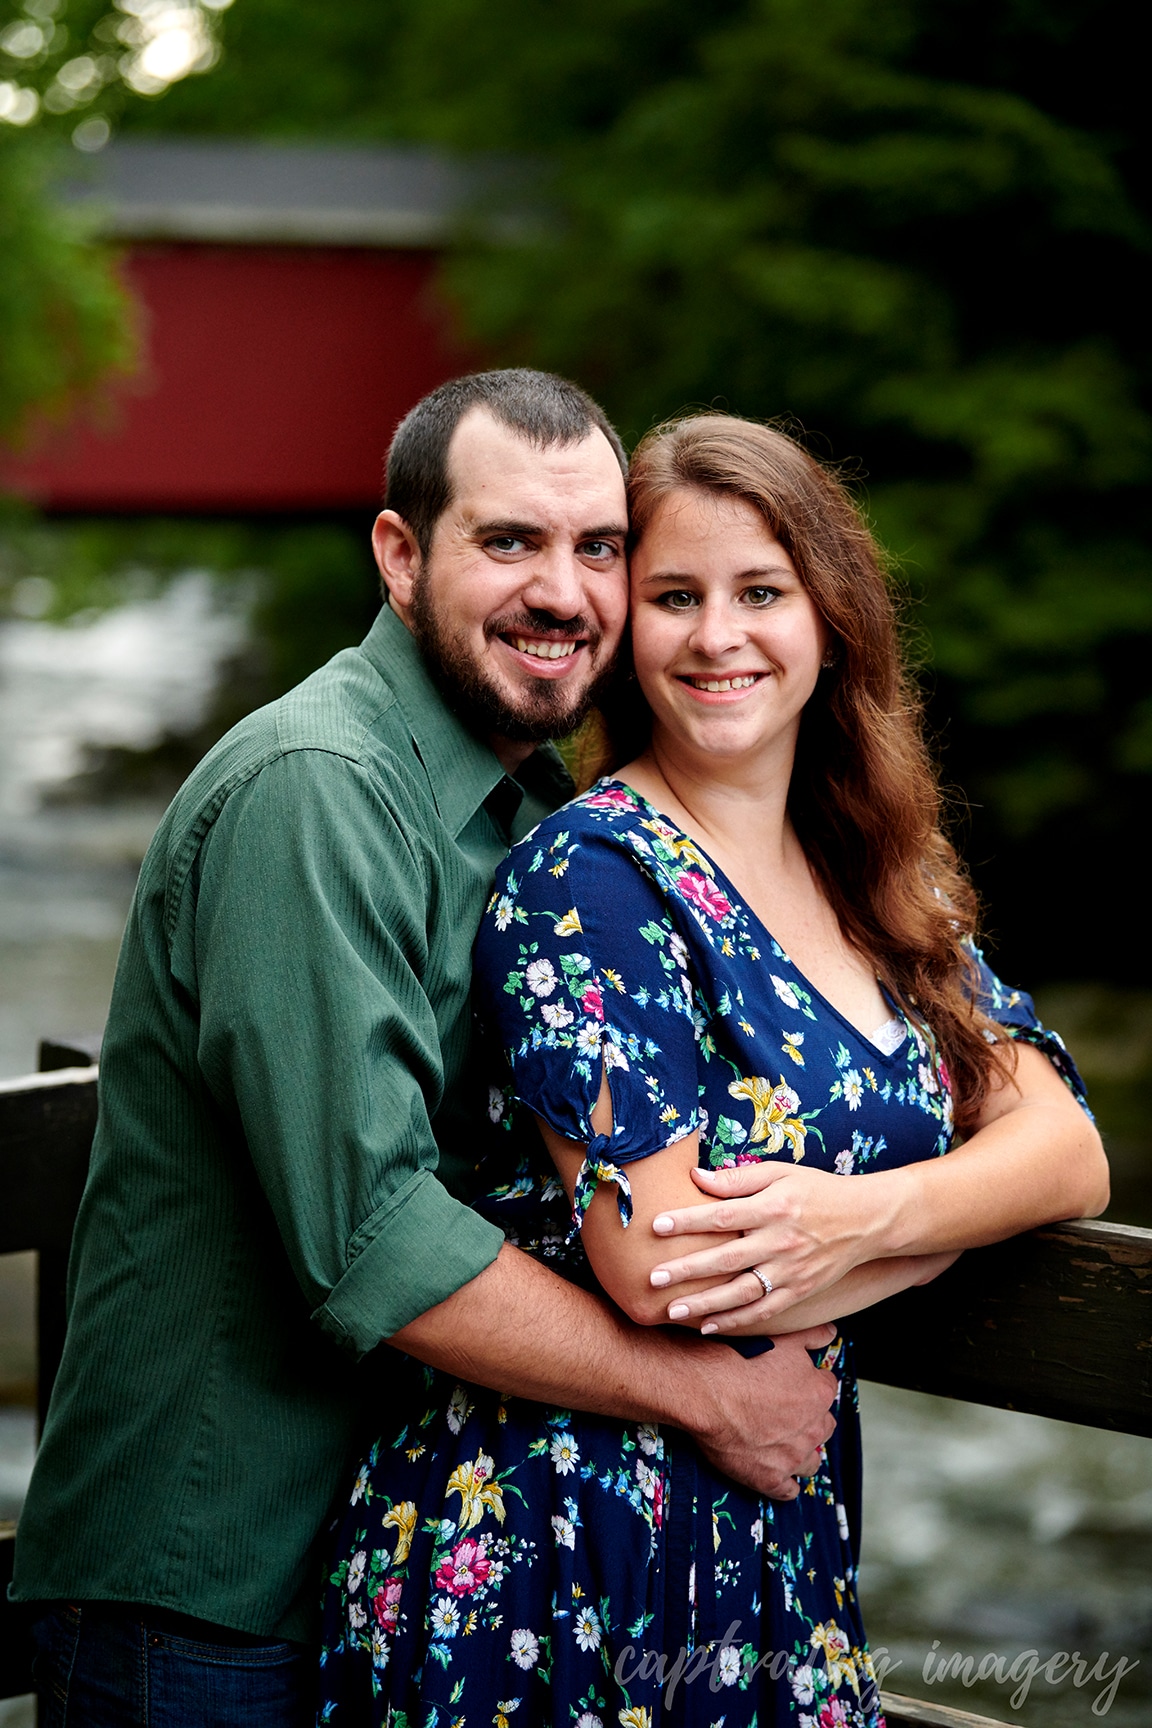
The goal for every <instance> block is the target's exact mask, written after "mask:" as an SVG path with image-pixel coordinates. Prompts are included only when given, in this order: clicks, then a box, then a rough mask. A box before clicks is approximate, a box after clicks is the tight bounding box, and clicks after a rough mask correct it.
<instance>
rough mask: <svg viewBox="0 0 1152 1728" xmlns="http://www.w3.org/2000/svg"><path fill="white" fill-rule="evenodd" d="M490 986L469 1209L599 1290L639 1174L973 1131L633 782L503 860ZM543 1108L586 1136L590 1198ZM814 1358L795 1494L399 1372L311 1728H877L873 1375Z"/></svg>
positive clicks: (525, 1406)
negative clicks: (815, 1436)
mask: <svg viewBox="0 0 1152 1728" xmlns="http://www.w3.org/2000/svg"><path fill="white" fill-rule="evenodd" d="M973 965H974V968H975V976H976V979H977V981H978V988H979V1000H980V1005H981V1007H982V1008H984V1009H985V1010H986V1011H987V1012H988V1013H989V1014H990V1015H991V1016H992V1017H993V1018H994V1019H997V1020H998V1021H1000V1022H1001V1023H1002V1024H1004V1025H1005V1026H1007V1027H1008V1028H1009V1030H1010V1031H1011V1033H1012V1035H1013V1036H1015V1037H1020V1038H1024V1039H1027V1040H1029V1041H1031V1042H1033V1043H1036V1044H1037V1045H1038V1046H1039V1047H1040V1048H1041V1049H1043V1050H1045V1052H1046V1053H1047V1054H1048V1055H1049V1056H1050V1057H1051V1058H1052V1060H1053V1061H1054V1062H1055V1063H1056V1065H1057V1067H1058V1068H1059V1069H1060V1071H1061V1073H1062V1074H1063V1075H1064V1077H1065V1078H1066V1079H1067V1081H1068V1083H1069V1084H1070V1085H1071V1086H1073V1087H1074V1088H1075V1089H1078V1088H1079V1081H1078V1078H1077V1076H1076V1073H1075V1069H1074V1068H1073V1067H1072V1064H1071V1062H1070V1060H1069V1058H1068V1056H1067V1052H1066V1051H1064V1049H1063V1046H1062V1045H1061V1044H1060V1043H1059V1040H1058V1039H1056V1038H1055V1037H1054V1035H1053V1034H1051V1033H1048V1032H1046V1031H1045V1030H1044V1029H1043V1028H1042V1027H1040V1026H1039V1024H1038V1022H1037V1020H1036V1016H1035V1013H1034V1011H1033V1009H1032V1005H1031V1002H1030V1001H1029V999H1028V998H1027V997H1026V996H1022V995H1020V994H1019V993H1017V992H1014V991H1010V990H1008V989H1006V988H1005V987H1004V986H1003V985H1002V984H1001V983H1000V981H999V980H998V979H997V978H996V977H995V976H994V975H993V974H992V973H991V971H990V970H989V969H988V967H987V966H986V965H985V963H984V962H983V959H982V957H981V956H980V955H979V954H978V953H977V952H976V951H975V950H973ZM477 993H478V1003H479V1012H480V1018H481V1021H482V1023H484V1024H486V1025H487V1026H488V1027H490V1028H495V1029H496V1032H497V1034H498V1037H499V1042H500V1044H501V1046H502V1050H503V1063H504V1066H503V1069H502V1071H497V1069H496V1067H495V1066H494V1070H493V1072H492V1073H491V1074H490V1075H489V1076H488V1077H487V1101H488V1108H487V1117H488V1120H489V1121H490V1122H491V1124H492V1125H493V1132H494V1138H495V1143H496V1149H495V1150H494V1151H493V1152H492V1153H491V1154H490V1155H489V1156H488V1158H487V1159H486V1161H485V1163H484V1165H483V1168H482V1170H481V1172H480V1186H481V1189H482V1192H481V1194H480V1197H479V1198H478V1199H477V1200H476V1201H475V1205H476V1208H477V1210H479V1211H481V1212H482V1213H484V1215H485V1216H487V1217H489V1218H491V1219H493V1220H494V1221H496V1222H498V1223H500V1224H501V1225H502V1226H503V1228H504V1231H505V1234H506V1236H507V1237H508V1239H509V1240H510V1241H512V1242H514V1243H516V1244H517V1245H518V1246H520V1247H521V1248H522V1249H523V1250H524V1251H525V1252H527V1253H529V1254H532V1255H533V1256H535V1257H536V1258H538V1259H541V1260H543V1261H546V1262H547V1263H548V1264H549V1265H551V1266H552V1267H554V1268H555V1269H556V1270H557V1271H559V1272H560V1273H561V1274H562V1275H563V1276H565V1277H567V1278H569V1279H572V1280H573V1281H575V1282H578V1283H580V1284H582V1285H584V1286H586V1287H588V1288H592V1289H596V1288H597V1285H596V1281H595V1277H594V1275H593V1273H592V1270H591V1267H590V1266H589V1264H588V1261H587V1259H586V1257H585V1255H584V1252H583V1247H582V1243H581V1237H580V1227H581V1224H582V1222H583V1217H584V1214H585V1212H586V1210H587V1207H588V1204H589V1203H590V1201H591V1198H592V1196H593V1194H594V1193H595V1191H596V1189H597V1187H599V1186H601V1185H605V1186H608V1187H610V1188H611V1189H612V1190H613V1191H614V1193H615V1196H616V1201H617V1205H618V1207H619V1210H620V1215H621V1219H622V1221H623V1222H624V1224H625V1225H627V1224H628V1222H629V1220H630V1218H631V1189H630V1185H629V1181H628V1167H629V1165H630V1164H632V1163H634V1162H635V1161H636V1160H637V1159H639V1158H644V1157H649V1156H651V1155H652V1154H654V1153H656V1152H659V1151H661V1150H662V1149H663V1148H665V1147H667V1146H670V1145H673V1144H675V1143H676V1142H677V1141H679V1140H681V1139H683V1138H684V1137H685V1136H686V1135H688V1134H690V1133H693V1132H698V1134H699V1146H700V1153H699V1156H700V1161H701V1163H704V1164H710V1165H712V1166H714V1167H715V1166H723V1165H730V1164H740V1163H746V1162H750V1161H760V1160H762V1159H766V1158H773V1159H779V1160H783V1161H787V1162H789V1163H801V1162H802V1163H806V1164H809V1165H813V1166H816V1167H818V1168H821V1169H824V1170H828V1171H832V1172H835V1173H837V1174H840V1175H843V1176H848V1177H851V1176H853V1175H857V1174H862V1173H865V1172H868V1171H872V1170H882V1169H893V1168H897V1167H899V1166H901V1165H904V1164H908V1163H911V1162H914V1161H917V1160H921V1159H925V1158H931V1157H936V1156H939V1155H941V1154H943V1153H946V1152H947V1151H948V1149H949V1146H950V1145H951V1143H952V1102H951V1093H950V1090H949V1085H948V1077H947V1074H946V1073H945V1071H944V1069H943V1066H942V1065H941V1063H940V1061H939V1058H938V1056H937V1054H936V1051H935V1045H934V1040H933V1039H932V1036H931V1033H930V1031H929V1030H928V1028H926V1027H923V1026H920V1025H918V1024H917V1023H916V1021H915V1020H914V1019H913V1018H911V1017H909V1016H908V1015H907V1014H905V1013H903V1012H902V1010H901V1009H900V1008H899V1006H898V1005H897V1004H895V1003H893V1004H892V1009H893V1015H894V1017H895V1025H893V1023H892V1022H890V1023H889V1024H888V1025H887V1026H886V1027H884V1028H878V1029H877V1033H878V1041H874V1040H872V1039H869V1038H866V1037H863V1036H862V1035H861V1034H860V1032H859V1031H857V1029H856V1028H855V1027H853V1026H851V1025H850V1024H849V1023H848V1022H847V1021H846V1020H845V1019H844V1017H843V1016H842V1015H840V1014H839V1013H838V1012H837V1010H836V1009H834V1008H833V1007H832V1006H831V1005H830V1004H829V1003H828V1002H826V1001H825V1000H824V999H823V997H822V996H821V995H820V994H819V992H818V991H816V990H815V989H814V988H813V987H812V986H811V985H810V984H809V983H808V982H807V980H806V979H804V978H803V977H802V976H801V975H800V974H799V973H798V972H797V970H796V968H795V966H794V965H793V964H792V962H791V960H790V959H789V957H788V955H787V954H786V953H785V952H784V951H783V949H782V948H781V947H780V946H779V944H778V943H776V942H775V941H774V940H773V938H772V936H771V935H770V933H769V932H768V931H767V930H765V929H764V928H763V926H762V925H761V924H760V923H759V920H758V919H757V918H756V917H755V915H754V914H753V913H751V912H750V911H749V910H748V909H747V908H745V907H744V906H743V905H742V904H741V902H740V899H739V896H738V895H737V894H736V892H735V890H734V888H733V887H732V885H731V884H730V883H729V882H727V881H726V879H725V878H724V877H723V875H722V874H721V873H720V872H719V871H718V870H717V869H716V868H715V866H714V865H713V864H712V863H711V862H710V861H709V859H708V858H707V857H706V856H705V855H704V853H703V852H702V851H701V849H700V848H699V847H698V846H697V845H696V843H695V842H694V841H693V840H692V839H691V838H690V837H689V836H688V835H686V834H683V833H681V832H680V831H679V830H677V829H676V828H675V826H674V825H673V824H671V823H670V822H668V821H667V820H666V818H664V817H663V816H661V815H660V813H659V812H658V811H656V810H655V809H653V807H652V806H651V805H649V804H647V803H646V802H645V800H644V799H642V798H640V797H639V796H637V794H635V793H634V792H633V791H631V790H630V789H629V788H628V787H627V786H625V785H623V784H622V783H621V782H620V781H617V780H605V781H601V782H600V783H599V784H598V785H597V786H596V787H594V788H593V789H592V791H591V792H589V793H587V794H585V795H584V797H582V798H580V799H577V800H575V801H574V802H573V803H572V804H570V805H568V806H566V807H565V808H564V809H563V810H561V811H559V812H557V814H556V815H555V816H553V817H550V818H549V819H548V820H547V821H545V822H543V823H542V824H541V825H540V826H539V827H538V828H537V829H536V830H535V832H534V833H533V834H531V835H529V836H528V838H527V839H526V840H525V841H523V842H521V844H520V845H519V846H517V847H516V848H515V849H514V850H513V852H512V853H511V854H510V856H509V858H508V859H507V860H506V862H505V864H504V865H503V867H502V869H501V871H500V873H499V876H498V879H497V883H496V888H495V892H494V893H493V896H492V900H491V903H490V905H489V907H488V911H487V914H486V917H485V920H484V925H483V928H482V930H481V934H480V938H479V942H478V947H477ZM881 1033H882V1034H883V1036H882V1037H880V1036H879V1034H881ZM605 1073H606V1074H607V1078H608V1085H609V1088H610V1091H611V1097H612V1111H613V1126H612V1131H611V1133H610V1134H607V1135H602V1134H596V1133H595V1132H594V1130H593V1128H592V1125H591V1114H592V1109H593V1106H594V1104H595V1102H596V1099H597V1097H598V1095H599V1091H600V1085H601V1077H602V1075H603V1074H605ZM1079 1095H1081V1094H1080V1092H1079V1090H1078V1096H1079ZM533 1112H535V1113H537V1114H539V1115H540V1116H541V1117H543V1119H544V1120H545V1121H547V1122H548V1123H549V1124H550V1126H551V1127H552V1128H554V1129H555V1130H556V1131H557V1132H558V1133H560V1134H562V1135H564V1136H566V1137H568V1138H569V1139H572V1140H575V1141H578V1142H581V1143H582V1144H584V1145H585V1146H586V1148H587V1151H586V1156H585V1159H584V1163H583V1167H582V1169H581V1171H580V1175H579V1178H578V1181H577V1185H576V1192H575V1200H574V1204H573V1205H571V1206H569V1204H568V1201H567V1199H566V1196H565V1194H564V1191H563V1189H562V1187H561V1185H560V1183H559V1181H558V1179H557V1176H556V1173H555V1170H554V1168H553V1166H552V1164H551V1161H550V1159H549V1157H548V1155H547V1152H546V1150H545V1147H544V1144H543V1141H542V1140H541V1138H540V1136H539V1134H538V1132H537V1130H536V1126H535V1123H534V1121H533V1118H532V1113H533ZM758 1345H759V1341H749V1342H748V1343H747V1344H745V1345H742V1346H737V1347H738V1348H741V1349H742V1351H743V1353H745V1354H752V1353H755V1351H756V1349H757V1347H758ZM713 1347H714V1348H728V1347H729V1346H728V1345H724V1344H719V1343H718V1344H716V1345H715V1346H713ZM824 1360H825V1361H826V1362H827V1365H828V1366H830V1367H832V1368H833V1369H834V1371H835V1373H836V1374H837V1376H838V1378H839V1380H840V1384H841V1392H840V1398H839V1404H838V1409H837V1416H838V1426H837V1430H836V1433H835V1434H834V1436H833V1437H832V1439H831V1440H830V1441H829V1443H828V1445H827V1446H826V1448H825V1449H824V1452H823V1455H822V1460H821V1465H820V1469H819V1470H818V1472H817V1474H816V1475H815V1476H814V1477H812V1478H811V1479H809V1480H807V1481H806V1482H805V1483H804V1485H803V1488H802V1491H801V1493H800V1495H799V1497H798V1498H797V1499H796V1500H793V1501H788V1502H783V1503H779V1502H773V1501H769V1500H764V1499H761V1498H760V1497H759V1496H757V1495H755V1494H753V1493H751V1492H750V1491H749V1490H747V1489H744V1488H742V1487H740V1486H739V1485H737V1484H736V1483H734V1482H732V1481H730V1480H728V1479H727V1478H725V1477H723V1476H721V1475H720V1474H719V1473H718V1472H717V1471H715V1470H714V1469H713V1468H712V1466H711V1465H710V1464H709V1463H708V1461H707V1460H706V1459H705V1458H704V1457H703V1456H702V1455H701V1454H700V1452H699V1451H698V1449H697V1448H696V1447H695V1445H694V1444H693V1443H692V1442H691V1441H690V1440H689V1439H688V1438H687V1437H686V1436H684V1435H683V1434H681V1433H679V1432H677V1431H676V1430H674V1429H666V1430H665V1429H661V1428H658V1427H656V1426H654V1425H653V1424H650V1423H640V1424H636V1423H628V1422H623V1421H620V1420H615V1419H612V1418H609V1417H600V1416H589V1415H586V1414H582V1413H580V1412H574V1411H567V1410H562V1409H548V1408H546V1407H544V1406H542V1405H539V1404H533V1403H531V1402H530V1401H528V1400H525V1399H519V1398H511V1397H500V1396H499V1395H497V1394H496V1393H493V1392H488V1391H486V1390H484V1389H483V1388H481V1387H478V1386H471V1385H464V1384H461V1383H459V1382H457V1381H455V1380H453V1379H452V1378H451V1377H449V1376H446V1375H443V1374H440V1373H436V1372H434V1371H433V1370H431V1369H428V1368H423V1367H421V1366H420V1365H419V1364H417V1363H415V1362H412V1361H410V1360H408V1359H407V1358H404V1357H398V1358H396V1359H395V1360H394V1361H392V1360H389V1361H388V1362H387V1363H382V1364H381V1365H380V1370H379V1371H380V1372H381V1373H382V1374H383V1373H387V1375H388V1382H387V1387H386V1393H387V1398H386V1403H387V1412H388V1413H387V1415H386V1416H383V1417H381V1420H380V1437H379V1438H378V1439H377V1441H376V1442H375V1444H374V1445H373V1447H372V1448H371V1451H370V1452H369V1454H368V1456H367V1458H366V1459H365V1460H364V1462H363V1463H362V1464H361V1466H360V1468H359V1471H358V1473H357V1474H356V1476H355V1479H354V1482H353V1486H352V1490H351V1494H350V1496H349V1499H348V1502H347V1504H346V1506H345V1507H344V1509H343V1511H342V1512H341V1513H340V1515H339V1517H338V1519H337V1521H336V1525H335V1527H334V1535H333V1547H332V1553H333V1556H334V1558H333V1560H332V1563H331V1566H330V1568H329V1570H330V1582H329V1586H328V1590H327V1594H326V1597H325V1604H324V1644H323V1652H324V1654H323V1661H324V1666H323V1670H322V1674H321V1694H320V1695H321V1700H322V1707H321V1713H320V1719H321V1721H324V1722H331V1723H333V1724H334V1725H336V1728H344V1725H347V1728H359V1725H361V1724H365V1725H366V1724H372V1725H377V1724H379V1725H381V1728H384V1725H387V1728H466V1725H467V1728H488V1725H489V1724H492V1725H494V1728H545V1725H546V1724H547V1725H549V1728H551V1725H553V1724H557V1725H562V1724H575V1728H618V1725H619V1728H663V1725H664V1724H673V1723H675V1724H676V1728H681V1725H683V1728H716V1725H718V1724H720V1723H723V1724H724V1728H754V1725H755V1728H772V1725H774V1724H785V1723H787V1724H789V1725H794V1728H880V1725H881V1724H882V1717H881V1713H880V1706H879V1698H878V1692H877V1689H876V1685H875V1678H874V1675H873V1671H872V1666H871V1661H870V1658H869V1655H868V1649H867V1643H866V1640H865V1636H864V1630H863V1625H862V1621H861V1615H860V1608H859V1604H858V1602H857V1598H856V1566H857V1541H858V1528H859V1434H858V1422H857V1415H856V1395H855V1384H854V1380H853V1377H852V1373H851V1367H850V1361H849V1351H848V1348H847V1346H846V1345H845V1344H844V1343H843V1341H841V1340H840V1339H837V1340H836V1341H835V1342H834V1343H833V1344H832V1345H831V1346H830V1347H829V1349H828V1351H827V1352H825V1353H824Z"/></svg>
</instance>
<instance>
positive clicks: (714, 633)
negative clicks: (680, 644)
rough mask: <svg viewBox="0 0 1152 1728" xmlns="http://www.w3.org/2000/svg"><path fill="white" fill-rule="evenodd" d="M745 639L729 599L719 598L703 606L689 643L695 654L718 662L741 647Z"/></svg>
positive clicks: (697, 615)
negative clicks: (721, 657)
mask: <svg viewBox="0 0 1152 1728" xmlns="http://www.w3.org/2000/svg"><path fill="white" fill-rule="evenodd" d="M744 639H745V632H744V630H743V629H742V628H741V624H740V620H739V618H738V617H736V615H735V614H734V612H733V610H732V607H731V605H730V603H729V601H728V599H727V597H726V596H717V598H716V599H715V600H712V599H708V600H705V602H704V604H703V606H701V608H700V610H699V612H698V613H697V614H696V619H695V622H694V624H693V626H692V633H691V635H690V636H689V638H688V642H689V646H690V647H691V648H692V649H693V651H694V652H695V653H697V654H703V655H706V656H707V658H708V659H710V660H717V659H719V658H720V656H721V655H723V654H727V653H729V652H730V651H731V650H732V649H733V648H739V647H741V646H742V645H743V642H744Z"/></svg>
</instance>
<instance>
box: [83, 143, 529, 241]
mask: <svg viewBox="0 0 1152 1728" xmlns="http://www.w3.org/2000/svg"><path fill="white" fill-rule="evenodd" d="M509 170H510V165H509V164H505V163H501V162H499V161H498V160H496V159H494V158H490V159H487V160H485V161H480V162H477V161H469V162H468V163H467V164H465V163H463V162H461V161H460V160H458V159H453V158H451V157H449V156H446V155H444V154H443V153H441V152H438V151H435V150H430V149H425V148H423V147H420V146H417V145H406V144H391V145H346V144H280V143H259V142H252V141H248V140H244V141H235V140H216V139H195V140H192V139H177V138H172V139H168V138H133V137H126V138H125V137H121V138H116V139H114V140H113V141H112V142H111V143H110V144H108V145H106V146H105V148H104V149H103V150H101V151H100V152H99V154H97V155H94V156H89V157H86V158H79V159H78V160H77V162H76V164H75V167H74V169H72V170H71V171H70V173H69V176H68V179H67V180H66V181H65V182H64V184H63V186H62V187H61V191H62V193H63V196H64V198H65V200H66V201H67V202H68V203H69V204H71V205H72V206H73V207H78V208H82V209H86V210H88V211H90V212H91V213H92V214H93V216H94V217H95V219H96V222H97V226H98V228H99V230H100V231H101V232H102V233H104V234H106V235H109V236H114V237H116V238H120V239H126V240H191V241H202V242H209V243H215V244H241V245H253V244H261V243H263V244H279V245H305V246H386V247H397V246H399V247H426V246H431V247H435V246H438V245H440V244H441V243H442V242H443V241H444V239H445V238H446V237H447V235H448V233H449V231H450V228H451V226H452V224H453V222H454V221H455V220H458V219H459V218H460V217H461V216H462V215H466V214H467V213H468V210H469V208H470V207H472V206H474V205H475V203H476V201H477V199H478V198H479V197H482V196H483V195H484V193H485V191H487V190H489V189H491V187H492V186H493V185H494V183H495V180H496V178H497V177H501V178H505V177H506V176H507V174H508V172H509Z"/></svg>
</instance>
